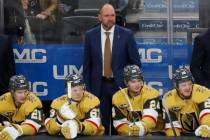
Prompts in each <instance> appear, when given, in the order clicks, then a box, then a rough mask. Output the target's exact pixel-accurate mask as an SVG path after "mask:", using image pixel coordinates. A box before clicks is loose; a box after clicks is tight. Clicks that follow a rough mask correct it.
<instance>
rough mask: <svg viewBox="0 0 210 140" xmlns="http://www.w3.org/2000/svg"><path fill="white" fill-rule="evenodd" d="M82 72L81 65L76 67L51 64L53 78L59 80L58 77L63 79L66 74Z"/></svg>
mask: <svg viewBox="0 0 210 140" xmlns="http://www.w3.org/2000/svg"><path fill="white" fill-rule="evenodd" d="M82 72H83V66H81V67H80V68H77V67H76V65H62V66H58V65H53V78H54V79H57V80H60V79H65V77H66V76H67V75H68V74H73V73H76V74H80V75H81V74H82Z"/></svg>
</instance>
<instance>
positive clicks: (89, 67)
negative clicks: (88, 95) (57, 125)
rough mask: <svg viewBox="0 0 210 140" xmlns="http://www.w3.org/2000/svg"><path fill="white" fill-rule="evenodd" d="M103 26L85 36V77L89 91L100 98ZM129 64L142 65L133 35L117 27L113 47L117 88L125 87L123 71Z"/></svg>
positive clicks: (113, 63)
mask: <svg viewBox="0 0 210 140" xmlns="http://www.w3.org/2000/svg"><path fill="white" fill-rule="evenodd" d="M102 60H103V59H102V47H101V25H99V26H97V27H95V28H93V29H91V30H89V31H88V32H87V33H86V35H85V48H84V63H83V77H84V80H85V83H86V86H87V90H89V91H90V92H92V93H93V94H95V95H96V96H98V97H100V88H101V78H102V68H103V66H102V65H103V63H102ZM128 64H136V65H138V66H140V65H141V62H140V56H139V53H138V49H137V47H136V42H135V39H134V36H133V33H132V32H131V31H130V30H128V29H125V28H122V27H120V26H118V25H115V30H114V38H113V45H112V64H111V65H112V72H113V77H114V81H115V84H116V86H118V87H119V86H120V87H124V80H123V69H124V67H125V66H126V65H128Z"/></svg>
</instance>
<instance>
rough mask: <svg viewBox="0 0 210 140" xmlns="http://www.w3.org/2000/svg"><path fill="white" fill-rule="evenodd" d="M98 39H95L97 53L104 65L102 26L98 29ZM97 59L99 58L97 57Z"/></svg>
mask: <svg viewBox="0 0 210 140" xmlns="http://www.w3.org/2000/svg"><path fill="white" fill-rule="evenodd" d="M95 36H96V40H95V44H96V50H97V53H98V54H99V59H100V60H99V61H100V63H101V65H102V60H103V59H102V47H101V26H99V27H98V28H97V30H96V34H95ZM96 59H97V58H96Z"/></svg>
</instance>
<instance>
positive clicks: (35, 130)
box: [22, 123, 38, 134]
mask: <svg viewBox="0 0 210 140" xmlns="http://www.w3.org/2000/svg"><path fill="white" fill-rule="evenodd" d="M22 125H28V126H30V127H32V128H33V129H34V134H36V133H37V132H38V130H37V129H36V127H35V126H34V125H33V124H30V123H23V124H22Z"/></svg>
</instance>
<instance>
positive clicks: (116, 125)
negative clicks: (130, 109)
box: [113, 118, 129, 128]
mask: <svg viewBox="0 0 210 140" xmlns="http://www.w3.org/2000/svg"><path fill="white" fill-rule="evenodd" d="M128 123H129V121H128V120H127V119H126V118H124V119H120V120H114V121H113V125H114V127H115V128H119V126H120V125H121V124H128Z"/></svg>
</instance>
